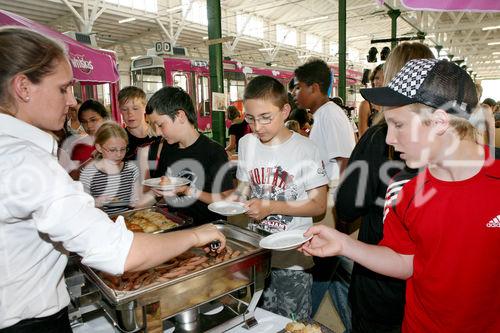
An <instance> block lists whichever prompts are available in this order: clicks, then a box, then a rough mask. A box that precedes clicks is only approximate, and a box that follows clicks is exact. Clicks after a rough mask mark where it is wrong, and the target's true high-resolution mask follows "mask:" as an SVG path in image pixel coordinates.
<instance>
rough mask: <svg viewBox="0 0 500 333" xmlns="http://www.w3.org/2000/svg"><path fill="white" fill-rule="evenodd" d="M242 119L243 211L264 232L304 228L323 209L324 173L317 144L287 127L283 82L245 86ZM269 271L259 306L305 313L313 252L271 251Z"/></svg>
mask: <svg viewBox="0 0 500 333" xmlns="http://www.w3.org/2000/svg"><path fill="white" fill-rule="evenodd" d="M243 103H244V107H245V111H246V115H245V120H246V121H247V123H248V124H249V125H250V127H251V129H252V132H253V133H251V134H247V135H246V136H244V137H243V138H241V139H240V142H239V149H238V158H239V161H238V170H237V174H236V176H237V178H238V181H239V189H240V192H241V193H244V194H245V195H247V196H248V198H249V200H248V201H247V202H246V208H247V209H248V211H247V213H246V214H247V215H248V216H249V217H250V218H251V219H253V220H255V221H256V223H257V224H256V226H257V229H260V230H262V231H264V232H267V233H279V232H283V231H289V230H302V231H305V230H307V228H308V227H310V226H312V216H317V215H321V214H323V213H324V212H325V210H326V193H327V187H326V184H327V183H328V179H327V177H326V172H325V169H324V166H323V163H322V161H321V158H320V156H319V150H318V148H317V147H316V146H315V145H314V143H313V142H312V141H311V140H309V139H308V138H306V137H304V136H301V135H300V134H297V133H295V132H293V131H290V130H289V129H288V128H286V127H285V121H286V119H287V118H288V115H289V113H290V105H289V104H288V96H287V92H286V90H285V87H283V85H282V84H281V83H280V82H279V81H277V80H276V79H274V78H271V77H267V76H258V77H255V78H254V79H252V80H251V81H250V82H249V83H248V85H247V86H246V88H245V93H244V101H243ZM271 265H272V271H271V276H270V278H269V280H268V286H267V287H266V289H265V291H264V295H263V304H262V306H263V307H264V308H265V309H267V310H269V311H272V312H274V313H277V314H280V315H283V316H286V317H293V316H295V317H296V319H298V320H304V319H308V318H309V317H310V315H311V286H312V276H311V274H310V273H307V272H306V271H305V270H306V269H308V268H311V267H312V266H313V262H312V260H311V258H307V257H305V256H303V255H302V254H301V253H299V252H297V251H283V252H277V251H274V252H273V256H272V261H271Z"/></svg>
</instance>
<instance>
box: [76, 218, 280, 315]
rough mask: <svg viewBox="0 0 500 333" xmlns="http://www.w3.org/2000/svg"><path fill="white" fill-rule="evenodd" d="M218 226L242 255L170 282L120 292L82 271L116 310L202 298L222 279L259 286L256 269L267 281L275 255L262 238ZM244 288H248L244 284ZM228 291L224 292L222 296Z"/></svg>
mask: <svg viewBox="0 0 500 333" xmlns="http://www.w3.org/2000/svg"><path fill="white" fill-rule="evenodd" d="M216 226H217V227H218V228H219V230H221V232H223V233H224V235H225V236H226V238H227V244H228V245H229V246H231V247H232V248H233V250H239V251H240V252H242V255H240V256H239V257H237V258H234V259H229V260H226V261H223V262H221V263H219V264H215V265H212V266H210V267H207V268H204V269H201V270H199V271H195V272H191V273H188V274H186V275H184V276H181V277H178V278H175V279H173V280H170V281H167V282H163V283H160V282H155V283H153V284H151V285H148V286H145V287H142V288H139V289H137V290H133V291H117V290H114V289H111V288H110V287H108V286H107V285H106V284H105V283H104V282H103V281H102V279H101V277H100V276H99V275H97V273H96V272H95V271H94V270H93V269H92V268H90V267H87V266H85V265H81V267H82V269H83V271H84V272H85V273H86V274H87V276H88V277H89V278H90V279H91V280H92V281H93V282H94V283H95V284H96V285H97V287H98V288H99V289H100V291H101V292H102V294H103V296H104V297H105V298H106V299H107V301H108V302H109V303H110V305H112V306H120V305H123V304H126V303H129V302H131V301H136V302H138V304H139V305H144V304H149V303H151V302H152V301H154V300H159V299H160V298H162V297H163V296H165V295H170V296H172V295H175V296H179V295H182V296H183V297H190V296H191V295H198V294H197V292H196V291H197V290H198V291H199V290H207V289H210V287H211V285H213V284H214V283H215V282H217V281H218V280H221V279H239V278H241V280H242V282H243V281H246V285H248V284H251V283H253V282H255V274H254V273H255V272H254V271H253V269H254V268H255V267H256V266H259V268H258V270H260V271H262V272H261V273H262V275H263V278H265V276H266V275H267V274H268V272H269V265H270V256H271V254H270V251H269V250H265V249H261V248H260V247H259V245H258V244H259V241H260V239H261V238H262V236H260V235H258V234H256V233H254V232H251V231H249V230H246V229H242V228H239V227H236V226H233V225H230V224H216ZM263 278H262V281H261V282H262V283H263ZM242 286H244V284H243V283H242V284H241V287H242ZM234 289H237V288H234ZM227 291H228V290H224V291H223V292H221V295H223V294H224V293H227ZM215 296H217V295H216V293H212V294H210V295H207V297H205V298H203V297H200V298H198V300H199V302H191V303H193V304H192V305H195V304H194V303H196V304H197V303H200V304H201V303H204V302H206V301H208V300H210V299H213V298H215Z"/></svg>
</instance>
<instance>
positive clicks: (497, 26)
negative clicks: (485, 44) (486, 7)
mask: <svg viewBox="0 0 500 333" xmlns="http://www.w3.org/2000/svg"><path fill="white" fill-rule="evenodd" d="M496 29H500V25H495V26H491V27H484V28H483V29H481V30H483V31H486V30H496Z"/></svg>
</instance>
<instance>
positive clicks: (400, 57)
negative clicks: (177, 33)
mask: <svg viewBox="0 0 500 333" xmlns="http://www.w3.org/2000/svg"><path fill="white" fill-rule="evenodd" d="M425 58H427V59H434V54H433V53H432V51H431V49H430V48H429V47H428V46H427V45H425V44H422V43H419V42H415V43H409V42H403V43H401V44H399V45H398V46H396V48H394V50H392V51H391V53H390V54H389V58H387V61H386V62H385V64H384V86H387V85H388V84H389V82H391V80H392V79H393V78H394V77H395V76H396V74H397V73H398V72H399V71H400V70H401V68H403V66H404V65H405V64H406V63H407V62H408V61H410V60H412V59H425Z"/></svg>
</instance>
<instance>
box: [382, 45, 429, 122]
mask: <svg viewBox="0 0 500 333" xmlns="http://www.w3.org/2000/svg"><path fill="white" fill-rule="evenodd" d="M434 58H435V57H434V54H433V53H432V51H431V49H430V48H429V47H428V46H427V45H425V44H422V43H419V42H415V43H410V42H403V43H401V44H399V45H398V46H396V47H395V48H394V50H392V51H391V53H390V54H389V58H387V61H386V62H385V64H384V86H387V85H388V84H389V82H391V80H392V79H393V78H394V77H395V76H396V74H397V73H398V72H399V71H400V70H401V68H403V66H404V65H405V64H406V63H407V62H408V61H410V60H412V59H434ZM382 110H383V109H382ZM384 122H385V120H384V116H383V112H379V113H378V115H377V116H376V117H375V119H374V120H373V123H374V124H383V123H384Z"/></svg>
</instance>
